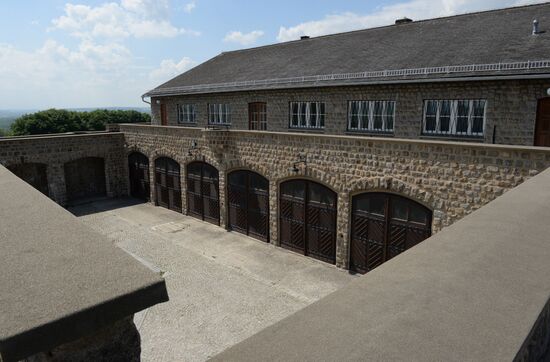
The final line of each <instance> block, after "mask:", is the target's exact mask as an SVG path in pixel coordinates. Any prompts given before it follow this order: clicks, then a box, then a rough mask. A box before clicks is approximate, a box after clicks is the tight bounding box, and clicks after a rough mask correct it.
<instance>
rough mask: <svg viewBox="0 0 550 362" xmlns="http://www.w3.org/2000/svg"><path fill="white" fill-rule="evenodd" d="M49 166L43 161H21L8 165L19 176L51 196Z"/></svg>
mask: <svg viewBox="0 0 550 362" xmlns="http://www.w3.org/2000/svg"><path fill="white" fill-rule="evenodd" d="M46 169H47V166H46V165H45V164H43V163H33V162H28V163H19V164H16V165H11V166H8V170H10V171H11V172H13V173H14V174H15V175H16V176H17V177H19V178H20V179H22V180H23V181H25V182H27V183H28V184H29V185H31V186H32V187H34V188H35V189H37V190H38V191H40V192H42V193H43V194H44V195H46V196H49V193H50V192H49V187H48V175H47V173H46Z"/></svg>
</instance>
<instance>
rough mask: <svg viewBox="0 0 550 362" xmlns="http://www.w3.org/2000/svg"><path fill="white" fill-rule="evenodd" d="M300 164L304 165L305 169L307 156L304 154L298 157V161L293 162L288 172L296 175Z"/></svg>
mask: <svg viewBox="0 0 550 362" xmlns="http://www.w3.org/2000/svg"><path fill="white" fill-rule="evenodd" d="M300 163H303V164H304V167H307V155H306V154H300V155H298V161H296V162H294V163H293V164H292V167H291V168H289V169H288V170H289V171H290V172H293V173H298V172H299V171H300V169H299V168H298V165H299V164H300Z"/></svg>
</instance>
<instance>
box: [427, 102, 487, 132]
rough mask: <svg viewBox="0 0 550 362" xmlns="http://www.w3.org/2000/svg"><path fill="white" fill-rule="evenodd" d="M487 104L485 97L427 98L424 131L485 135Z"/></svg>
mask: <svg viewBox="0 0 550 362" xmlns="http://www.w3.org/2000/svg"><path fill="white" fill-rule="evenodd" d="M486 106H487V101H486V100H484V99H452V100H451V99H439V100H434V99H430V100H425V101H424V117H423V124H422V133H424V134H427V135H448V136H474V137H479V136H483V132H484V129H485V109H486Z"/></svg>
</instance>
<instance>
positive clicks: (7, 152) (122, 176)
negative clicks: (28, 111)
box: [0, 133, 128, 205]
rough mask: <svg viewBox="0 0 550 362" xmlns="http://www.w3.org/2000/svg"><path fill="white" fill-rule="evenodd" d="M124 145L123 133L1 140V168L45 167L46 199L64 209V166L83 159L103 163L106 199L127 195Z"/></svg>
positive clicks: (65, 192)
mask: <svg viewBox="0 0 550 362" xmlns="http://www.w3.org/2000/svg"><path fill="white" fill-rule="evenodd" d="M123 144H124V136H123V135H122V133H91V134H82V135H44V136H30V137H13V138H2V139H0V164H2V165H4V166H6V167H10V166H13V165H18V164H25V163H39V164H45V165H46V166H47V168H46V173H47V179H48V189H49V196H50V198H51V199H53V200H54V201H56V202H57V203H58V204H60V205H65V204H66V202H67V190H66V185H65V168H64V165H65V163H67V162H70V161H74V160H77V159H80V158H84V157H101V158H103V159H104V161H105V184H106V189H107V196H109V197H117V196H122V195H126V194H127V193H128V181H127V178H128V176H127V169H128V168H127V160H126V159H125V158H124V157H123V154H124V148H123V147H124V146H123Z"/></svg>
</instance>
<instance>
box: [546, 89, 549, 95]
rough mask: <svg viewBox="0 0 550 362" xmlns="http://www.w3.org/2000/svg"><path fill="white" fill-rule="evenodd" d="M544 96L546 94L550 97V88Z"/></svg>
mask: <svg viewBox="0 0 550 362" xmlns="http://www.w3.org/2000/svg"><path fill="white" fill-rule="evenodd" d="M546 94H548V95H549V96H550V88H548V89H547V90H546Z"/></svg>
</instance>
